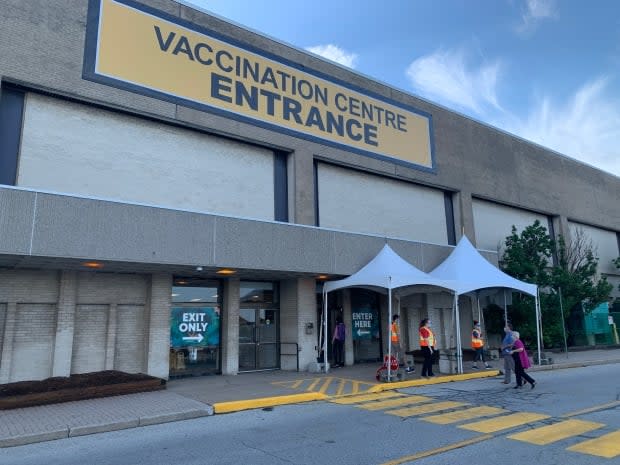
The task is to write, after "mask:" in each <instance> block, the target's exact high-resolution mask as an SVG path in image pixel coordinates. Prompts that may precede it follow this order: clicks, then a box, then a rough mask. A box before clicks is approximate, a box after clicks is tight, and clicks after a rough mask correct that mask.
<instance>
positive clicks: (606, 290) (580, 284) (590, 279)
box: [553, 228, 613, 317]
mask: <svg viewBox="0 0 620 465" xmlns="http://www.w3.org/2000/svg"><path fill="white" fill-rule="evenodd" d="M595 252H596V249H595V247H594V244H593V243H592V240H591V239H589V238H588V237H587V236H586V235H585V232H584V231H583V229H581V228H579V229H576V230H575V231H574V233H573V234H572V235H571V238H570V240H569V241H568V243H567V242H566V241H565V240H564V238H563V237H562V236H560V237H559V239H558V265H557V266H556V267H554V268H553V285H554V287H556V288H558V287H559V288H561V289H562V298H563V299H564V309H565V315H564V316H565V317H566V316H568V314H570V311H571V310H573V309H574V308H575V307H577V306H581V307H582V308H583V311H584V312H585V313H586V314H588V313H590V312H592V310H594V308H595V307H596V306H597V305H599V304H601V303H603V302H607V300H608V299H609V294H610V293H611V291H612V289H613V286H612V285H611V284H609V283H608V282H607V278H605V277H604V276H602V277H600V278H599V279H598V280H597V279H596V278H597V267H598V258H596V257H595ZM566 312H568V313H566Z"/></svg>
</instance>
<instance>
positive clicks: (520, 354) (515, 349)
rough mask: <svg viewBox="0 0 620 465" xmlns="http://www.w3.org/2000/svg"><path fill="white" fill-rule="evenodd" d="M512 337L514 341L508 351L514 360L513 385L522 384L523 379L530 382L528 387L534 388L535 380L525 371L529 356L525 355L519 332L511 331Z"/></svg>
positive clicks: (516, 387)
mask: <svg viewBox="0 0 620 465" xmlns="http://www.w3.org/2000/svg"><path fill="white" fill-rule="evenodd" d="M512 337H513V339H514V342H513V344H512V350H511V351H510V353H511V354H512V358H513V359H514V362H515V376H516V378H517V385H516V386H515V387H514V388H515V389H518V388H520V387H521V386H523V381H522V380H523V379H524V380H525V381H527V382H528V383H530V387H531V388H532V389H534V387H535V386H536V380H534V379H533V378H532V377H531V376H530V375H528V374H527V373H526V372H525V369H526V368H529V367H530V366H531V365H530V358H529V357H528V356H527V351H526V350H525V346H524V345H523V342H522V341H521V339H519V338H520V334H519V332H518V331H513V332H512Z"/></svg>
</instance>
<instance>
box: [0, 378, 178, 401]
mask: <svg viewBox="0 0 620 465" xmlns="http://www.w3.org/2000/svg"><path fill="white" fill-rule="evenodd" d="M165 388H166V380H165V379H161V378H156V377H154V376H149V375H145V374H141V373H136V374H133V373H125V372H122V371H114V370H108V371H97V372H93V373H80V374H74V375H71V376H68V377H56V378H47V379H44V380H41V381H20V382H17V383H9V384H0V410H6V409H13V408H22V407H32V406H35V405H45V404H56V403H59V402H71V401H74V400H85V399H94V398H97V397H107V396H117V395H121V394H135V393H138V392H148V391H158V390H160V389H165Z"/></svg>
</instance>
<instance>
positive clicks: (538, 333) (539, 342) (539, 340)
mask: <svg viewBox="0 0 620 465" xmlns="http://www.w3.org/2000/svg"><path fill="white" fill-rule="evenodd" d="M539 297H540V293H539V291H538V288H536V295H535V296H534V304H535V305H536V338H537V345H538V365H542V360H541V357H542V350H541V345H542V335H541V329H542V328H541V324H540V301H539Z"/></svg>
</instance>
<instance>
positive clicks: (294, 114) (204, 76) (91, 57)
mask: <svg viewBox="0 0 620 465" xmlns="http://www.w3.org/2000/svg"><path fill="white" fill-rule="evenodd" d="M84 76H85V77H86V78H88V79H91V80H95V81H98V82H103V83H106V84H110V85H113V86H116V87H121V88H124V89H128V90H131V91H134V92H139V93H143V94H146V95H152V96H155V97H157V98H163V99H167V100H171V101H173V102H175V103H179V104H181V105H187V106H193V107H195V108H198V109H200V110H206V111H210V112H215V113H218V114H223V115H225V116H228V117H234V118H237V119H240V120H242V121H246V122H250V123H252V124H256V125H259V126H263V127H267V128H270V129H275V130H278V131H281V132H284V133H288V134H292V135H294V136H298V137H303V138H305V139H310V140H315V141H317V139H319V140H318V141H317V142H319V143H327V144H329V145H332V146H337V147H342V146H345V147H346V148H347V149H348V150H353V151H356V152H358V153H362V154H365V155H370V156H373V157H376V158H389V159H390V160H391V161H395V160H393V159H397V160H398V161H401V162H406V163H407V164H409V163H413V164H415V165H418V166H419V167H421V168H423V169H427V170H432V169H433V168H434V166H433V155H432V151H433V150H432V143H431V118H430V115H428V114H425V113H422V112H419V111H416V110H414V109H412V108H409V107H406V106H403V105H400V104H397V103H396V102H390V101H387V100H386V99H383V98H382V97H379V96H373V95H370V94H369V93H368V92H364V91H358V90H355V89H353V88H352V87H351V86H349V85H347V84H346V83H344V82H337V81H335V80H332V79H330V78H327V77H326V76H322V75H320V74H319V73H314V72H310V71H306V70H303V71H302V70H301V69H299V67H298V65H296V64H294V63H291V62H287V61H286V60H284V59H281V58H277V57H273V56H268V53H266V52H264V53H262V52H260V51H258V50H252V49H251V47H250V46H245V45H241V44H236V43H234V41H233V40H231V39H226V38H222V37H220V36H219V35H218V34H216V33H213V32H211V31H208V30H206V29H204V28H202V27H200V26H197V25H195V24H192V23H189V22H186V21H184V20H182V19H179V18H176V17H172V16H169V15H167V14H166V13H163V12H159V11H157V10H153V9H151V8H149V7H146V6H143V5H140V4H136V3H133V2H131V1H130V0H91V4H90V11H89V22H88V29H87V44H86V54H85V62H84Z"/></svg>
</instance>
